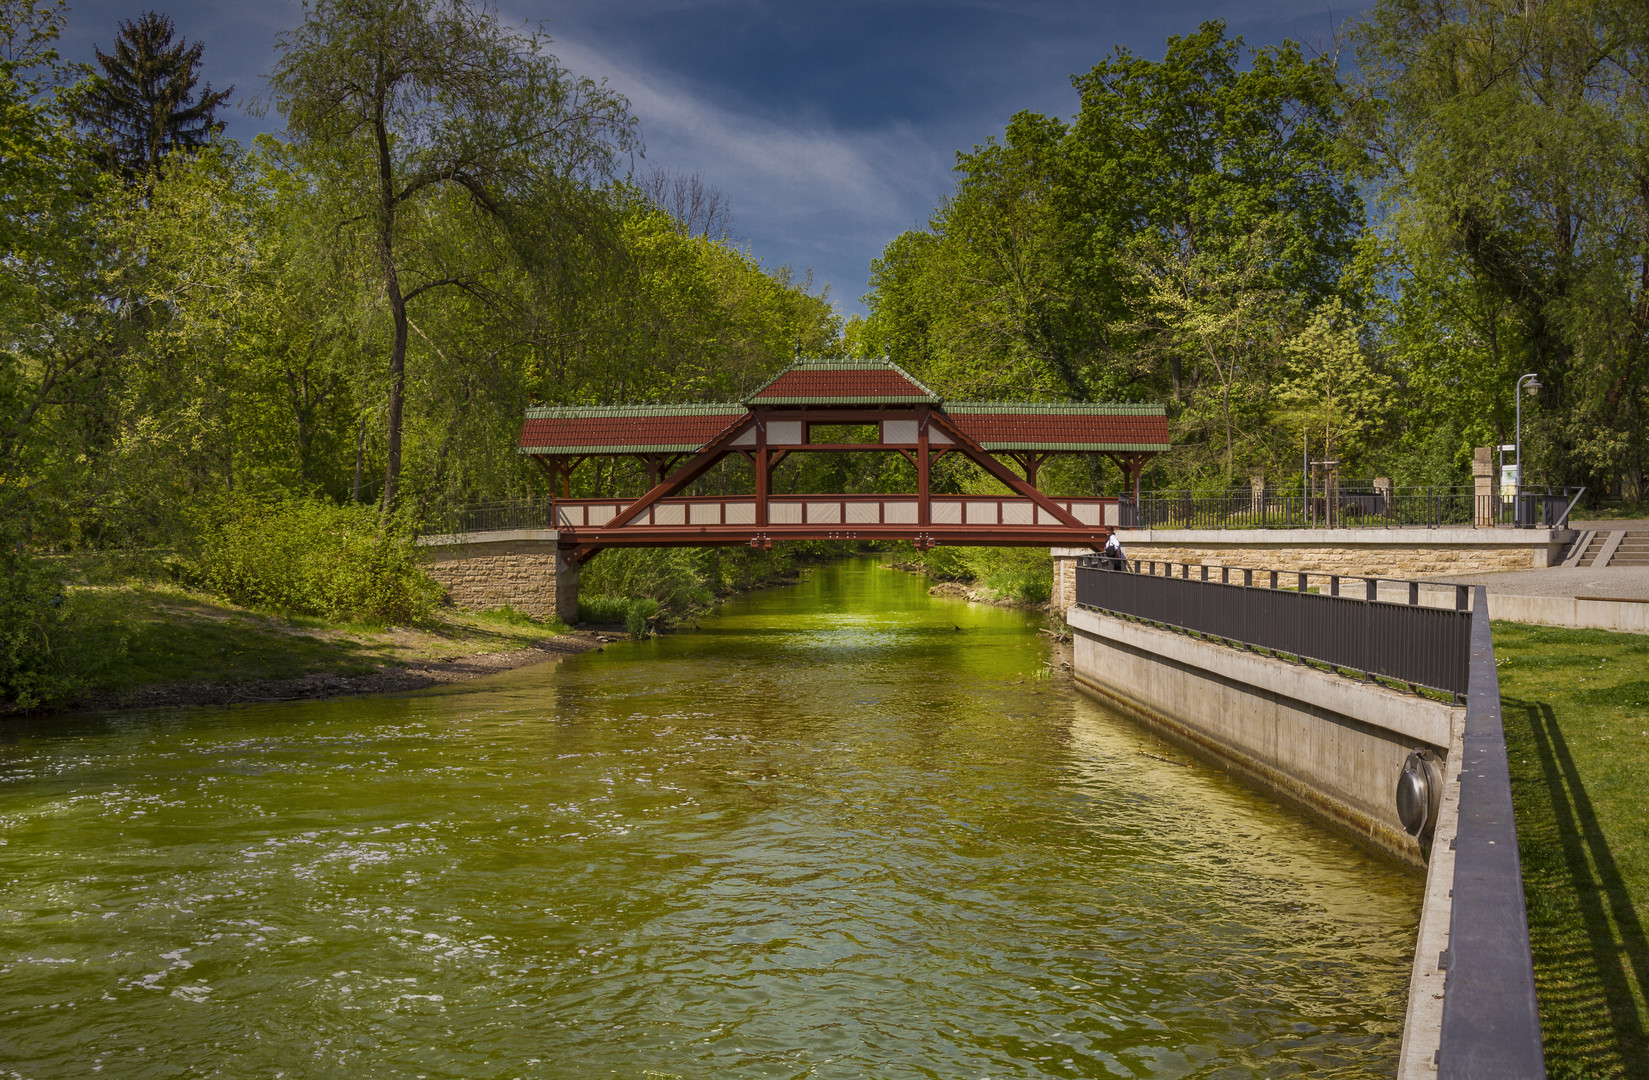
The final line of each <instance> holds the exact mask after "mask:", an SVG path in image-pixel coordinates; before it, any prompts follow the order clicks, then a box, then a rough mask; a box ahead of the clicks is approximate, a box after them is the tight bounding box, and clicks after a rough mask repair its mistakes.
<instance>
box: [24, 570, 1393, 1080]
mask: <svg viewBox="0 0 1649 1080" xmlns="http://www.w3.org/2000/svg"><path fill="white" fill-rule="evenodd" d="M1040 625H1041V619H1040V616H1033V615H1031V614H1028V613H1025V612H1019V611H1009V610H1002V609H997V608H991V607H981V606H975V605H969V604H966V603H963V602H960V601H953V600H947V599H938V598H932V597H929V596H928V595H927V591H926V583H925V582H924V580H923V579H921V578H919V577H914V576H911V575H907V574H903V573H899V572H896V571H891V570H884V569H881V568H879V567H877V566H876V565H875V563H874V561H870V560H855V561H850V562H844V563H840V564H836V565H832V566H828V567H824V568H822V569H819V570H817V571H815V572H813V573H812V574H811V575H810V577H809V578H808V580H807V581H805V582H804V583H803V584H801V585H798V586H793V587H787V588H780V589H773V590H769V591H766V592H761V593H756V594H752V595H749V596H745V597H742V598H739V599H736V600H733V601H732V602H730V603H728V604H727V605H725V607H724V608H723V609H722V610H721V612H720V614H719V615H718V616H715V617H710V618H705V619H703V620H702V621H701V628H699V629H696V630H695V629H689V630H686V631H684V632H682V633H678V634H674V635H670V636H666V637H662V638H657V639H653V640H650V641H646V642H640V643H634V644H632V643H624V644H619V645H613V646H609V647H608V648H607V649H606V650H605V651H603V652H599V653H586V654H584V655H581V656H576V657H572V658H570V659H567V660H564V661H562V662H560V663H549V664H544V665H540V666H536V667H531V668H524V669H521V670H518V671H514V672H510V673H507V674H504V675H499V676H496V677H492V678H488V679H485V680H481V681H478V682H473V683H468V684H464V685H459V686H453V687H446V688H442V689H439V690H435V691H426V692H420V693H415V694H406V695H399V696H384V697H372V698H353V699H339V700H333V701H318V702H293V703H286V704H279V705H267V706H252V707H240V708H234V709H187V710H164V711H153V712H146V713H137V714H126V715H117V716H109V717H101V718H82V719H62V718H58V719H53V720H47V721H29V722H24V723H11V724H7V725H4V726H0V880H3V882H4V892H3V894H0V1077H28V1078H37V1080H45V1078H58V1077H82V1076H90V1075H107V1076H115V1077H145V1078H146V1077H282V1076H285V1077H349V1078H364V1077H379V1076H386V1077H389V1076H394V1077H401V1076H405V1077H414V1076H427V1077H464V1078H483V1077H580V1078H582V1077H636V1078H645V1077H682V1078H698V1077H705V1078H712V1077H713V1078H743V1077H821V1078H822V1077H831V1078H835V1077H841V1078H849V1077H853V1078H857V1077H890V1078H892V1077H899V1078H902V1077H935V1078H952V1077H957V1078H960V1077H969V1078H972V1077H1041V1076H1060V1077H1067V1076H1083V1077H1088V1076H1092V1077H1112V1076H1116V1077H1147V1076H1150V1077H1182V1076H1199V1077H1203V1076H1206V1077H1246V1076H1284V1075H1310V1076H1359V1077H1362V1076H1369V1077H1374V1076H1389V1075H1390V1074H1391V1072H1392V1070H1393V1069H1394V1067H1395V1061H1396V1054H1397V1046H1398V1040H1399V1039H1400V1037H1401V1020H1402V1013H1403V1006H1404V999H1405V982H1406V976H1407V970H1408V958H1409V955H1410V952H1411V950H1412V947H1413V946H1412V942H1413V935H1414V929H1415V924H1416V919H1417V916H1418V907H1419V894H1420V879H1419V878H1418V877H1417V876H1416V875H1414V874H1412V873H1410V872H1408V871H1405V870H1403V869H1400V868H1398V867H1396V866H1394V865H1392V864H1390V863H1388V862H1385V861H1383V860H1382V859H1381V858H1379V857H1378V856H1375V855H1371V854H1369V853H1366V852H1364V851H1363V850H1361V849H1359V848H1358V847H1356V846H1354V845H1353V844H1351V843H1349V842H1347V841H1345V840H1342V839H1340V838H1339V837H1338V836H1336V835H1335V834H1332V833H1330V832H1328V831H1326V830H1324V829H1322V828H1319V827H1318V826H1316V825H1315V824H1313V823H1312V822H1311V821H1309V820H1308V819H1306V818H1304V817H1302V816H1300V815H1298V814H1296V813H1294V812H1292V811H1288V810H1285V809H1282V808H1280V807H1278V806H1276V805H1274V804H1272V803H1271V802H1270V801H1268V800H1267V799H1266V798H1265V797H1263V796H1261V795H1259V794H1257V793H1255V792H1253V791H1250V790H1248V789H1246V788H1244V787H1242V786H1240V785H1238V784H1236V783H1234V782H1232V781H1231V780H1230V779H1229V778H1228V777H1226V776H1225V775H1224V774H1223V773H1221V772H1220V771H1219V770H1217V769H1213V768H1209V767H1207V766H1204V765H1202V764H1199V763H1196V762H1193V761H1191V759H1189V758H1186V757H1185V756H1183V755H1182V754H1180V753H1178V752H1177V751H1174V750H1172V749H1169V748H1167V747H1165V746H1163V745H1162V744H1160V743H1157V742H1156V741H1155V740H1153V739H1152V738H1151V737H1149V736H1148V735H1147V734H1145V733H1144V732H1142V731H1141V730H1140V729H1139V728H1136V727H1134V726H1133V725H1132V724H1130V723H1129V722H1128V721H1127V720H1125V719H1122V718H1119V717H1117V716H1115V715H1114V714H1112V713H1110V712H1108V711H1107V710H1106V709H1105V708H1104V707H1102V706H1101V705H1099V704H1098V703H1096V702H1094V701H1092V700H1090V699H1088V698H1086V697H1084V696H1082V695H1081V694H1079V693H1077V692H1075V691H1074V690H1073V689H1072V688H1071V686H1070V684H1069V682H1068V681H1067V680H1064V679H1062V678H1061V677H1059V676H1057V675H1056V676H1055V677H1053V678H1037V677H1036V675H1037V672H1038V671H1039V670H1045V669H1044V665H1045V664H1046V663H1047V662H1048V661H1049V660H1050V659H1055V658H1056V657H1055V654H1054V652H1053V651H1052V648H1051V646H1050V645H1049V644H1048V639H1047V637H1046V636H1045V635H1040V634H1038V633H1037V628H1038V627H1039V626H1040Z"/></svg>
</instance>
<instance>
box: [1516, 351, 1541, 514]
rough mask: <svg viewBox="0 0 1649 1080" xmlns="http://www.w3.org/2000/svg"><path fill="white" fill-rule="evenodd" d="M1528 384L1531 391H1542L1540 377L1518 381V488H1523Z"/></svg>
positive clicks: (1528, 377) (1527, 376) (1530, 375)
mask: <svg viewBox="0 0 1649 1080" xmlns="http://www.w3.org/2000/svg"><path fill="white" fill-rule="evenodd" d="M1524 383H1528V384H1529V389H1530V390H1531V391H1532V390H1539V389H1540V376H1539V375H1536V374H1534V373H1533V372H1530V373H1529V374H1527V375H1525V376H1523V377H1522V378H1521V379H1519V380H1517V395H1516V397H1517V427H1516V428H1515V429H1513V430H1514V432H1515V438H1514V439H1513V442H1515V443H1516V444H1517V487H1518V490H1520V491H1521V490H1522V488H1523V384H1524Z"/></svg>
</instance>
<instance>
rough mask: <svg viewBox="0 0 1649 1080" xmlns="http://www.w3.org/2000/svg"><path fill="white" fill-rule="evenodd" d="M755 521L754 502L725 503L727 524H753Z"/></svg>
mask: <svg viewBox="0 0 1649 1080" xmlns="http://www.w3.org/2000/svg"><path fill="white" fill-rule="evenodd" d="M755 523H756V504H755V503H753V502H740V503H728V504H727V524H729V525H754V524H755Z"/></svg>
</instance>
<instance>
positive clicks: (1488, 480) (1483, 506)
mask: <svg viewBox="0 0 1649 1080" xmlns="http://www.w3.org/2000/svg"><path fill="white" fill-rule="evenodd" d="M1494 480H1495V477H1494V451H1492V450H1491V449H1489V448H1488V447H1487V446H1479V447H1478V448H1477V449H1476V450H1474V451H1473V452H1472V495H1473V498H1472V524H1473V525H1476V526H1478V527H1479V528H1483V527H1485V526H1489V525H1493V524H1494V500H1495V498H1496V495H1495V490H1494Z"/></svg>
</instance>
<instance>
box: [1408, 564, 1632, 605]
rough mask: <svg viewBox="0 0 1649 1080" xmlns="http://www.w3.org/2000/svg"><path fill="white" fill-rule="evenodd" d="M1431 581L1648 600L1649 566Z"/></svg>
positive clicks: (1507, 591) (1518, 572)
mask: <svg viewBox="0 0 1649 1080" xmlns="http://www.w3.org/2000/svg"><path fill="white" fill-rule="evenodd" d="M1432 580H1435V581H1456V582H1459V583H1461V584H1463V585H1487V586H1488V587H1489V592H1490V593H1503V594H1507V595H1519V596H1569V597H1576V598H1579V597H1585V598H1587V599H1593V600H1596V599H1602V600H1649V566H1605V567H1601V568H1599V567H1587V566H1575V567H1562V566H1552V567H1547V568H1546V569H1544V570H1502V571H1499V572H1498V573H1492V574H1451V575H1449V576H1447V577H1438V578H1434V579H1432Z"/></svg>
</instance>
